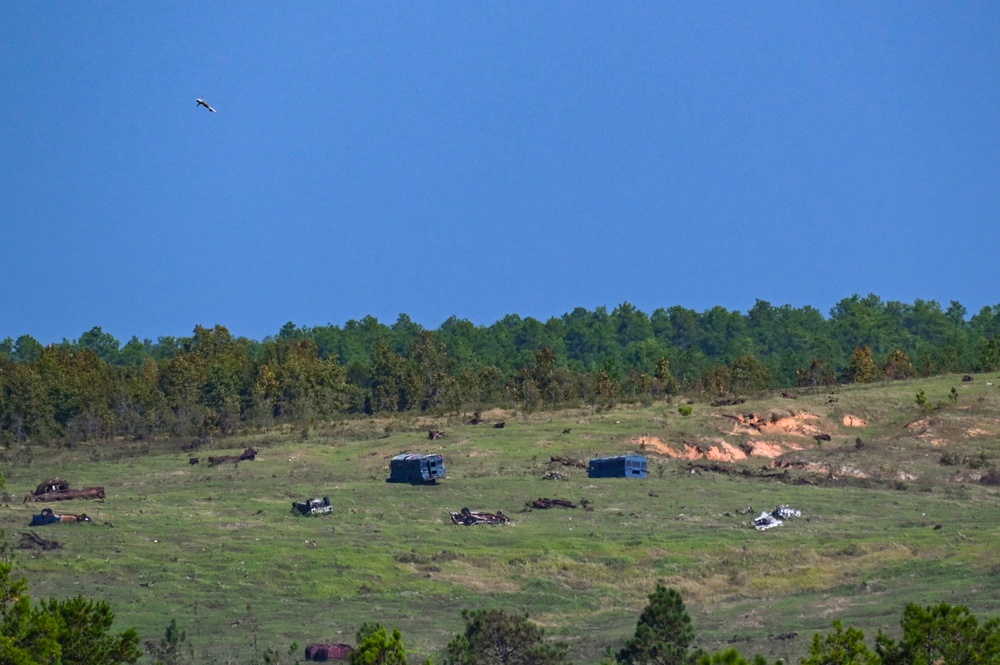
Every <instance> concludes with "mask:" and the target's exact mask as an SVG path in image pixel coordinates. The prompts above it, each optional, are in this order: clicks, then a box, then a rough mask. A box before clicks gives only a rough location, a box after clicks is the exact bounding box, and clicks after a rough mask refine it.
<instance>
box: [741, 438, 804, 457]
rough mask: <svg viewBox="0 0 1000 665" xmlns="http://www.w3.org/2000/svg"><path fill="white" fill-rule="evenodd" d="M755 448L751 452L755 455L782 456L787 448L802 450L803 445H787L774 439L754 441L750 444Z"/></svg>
mask: <svg viewBox="0 0 1000 665" xmlns="http://www.w3.org/2000/svg"><path fill="white" fill-rule="evenodd" d="M750 445H751V446H752V447H753V448H752V450H751V452H750V454H751V455H753V456H754V457H770V458H772V459H773V458H775V457H781V456H782V455H784V454H785V452H786V451H787V450H802V447H801V446H792V445H786V446H782V444H780V443H774V442H773V441H754V442H752V443H751V444H750Z"/></svg>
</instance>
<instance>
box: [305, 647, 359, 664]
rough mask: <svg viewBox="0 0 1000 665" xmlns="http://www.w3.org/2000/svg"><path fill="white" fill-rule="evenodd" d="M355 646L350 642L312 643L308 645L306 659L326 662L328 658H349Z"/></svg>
mask: <svg viewBox="0 0 1000 665" xmlns="http://www.w3.org/2000/svg"><path fill="white" fill-rule="evenodd" d="M353 651H354V647H352V646H351V645H349V644H310V645H309V646H307V647H306V660H308V661H311V662H314V663H325V662H326V661H328V660H348V659H349V658H350V657H351V652H353Z"/></svg>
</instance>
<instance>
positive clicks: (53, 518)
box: [28, 508, 93, 526]
mask: <svg viewBox="0 0 1000 665" xmlns="http://www.w3.org/2000/svg"><path fill="white" fill-rule="evenodd" d="M56 522H93V520H92V519H90V517H89V516H88V515H87V514H86V513H81V514H79V515H64V514H60V513H54V512H52V509H51V508H43V509H42V512H41V513H39V514H38V515H32V516H31V523H30V524H28V526H45V525H46V524H55V523H56Z"/></svg>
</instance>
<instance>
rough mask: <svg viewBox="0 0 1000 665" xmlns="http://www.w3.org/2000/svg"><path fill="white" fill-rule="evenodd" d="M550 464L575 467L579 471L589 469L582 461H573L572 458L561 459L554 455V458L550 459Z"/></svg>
mask: <svg viewBox="0 0 1000 665" xmlns="http://www.w3.org/2000/svg"><path fill="white" fill-rule="evenodd" d="M549 463H550V464H562V465H563V466H575V467H577V468H579V469H586V468H587V463H586V462H584V461H582V460H578V459H573V458H572V457H560V456H559V455H553V456H552V457H550V458H549Z"/></svg>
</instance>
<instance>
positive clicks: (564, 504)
mask: <svg viewBox="0 0 1000 665" xmlns="http://www.w3.org/2000/svg"><path fill="white" fill-rule="evenodd" d="M528 505H529V506H530V507H531V508H539V509H546V508H555V507H557V506H558V507H561V508H576V504H575V503H573V502H572V501H569V500H568V499H545V498H542V499H532V500H531V501H529V502H528Z"/></svg>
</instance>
